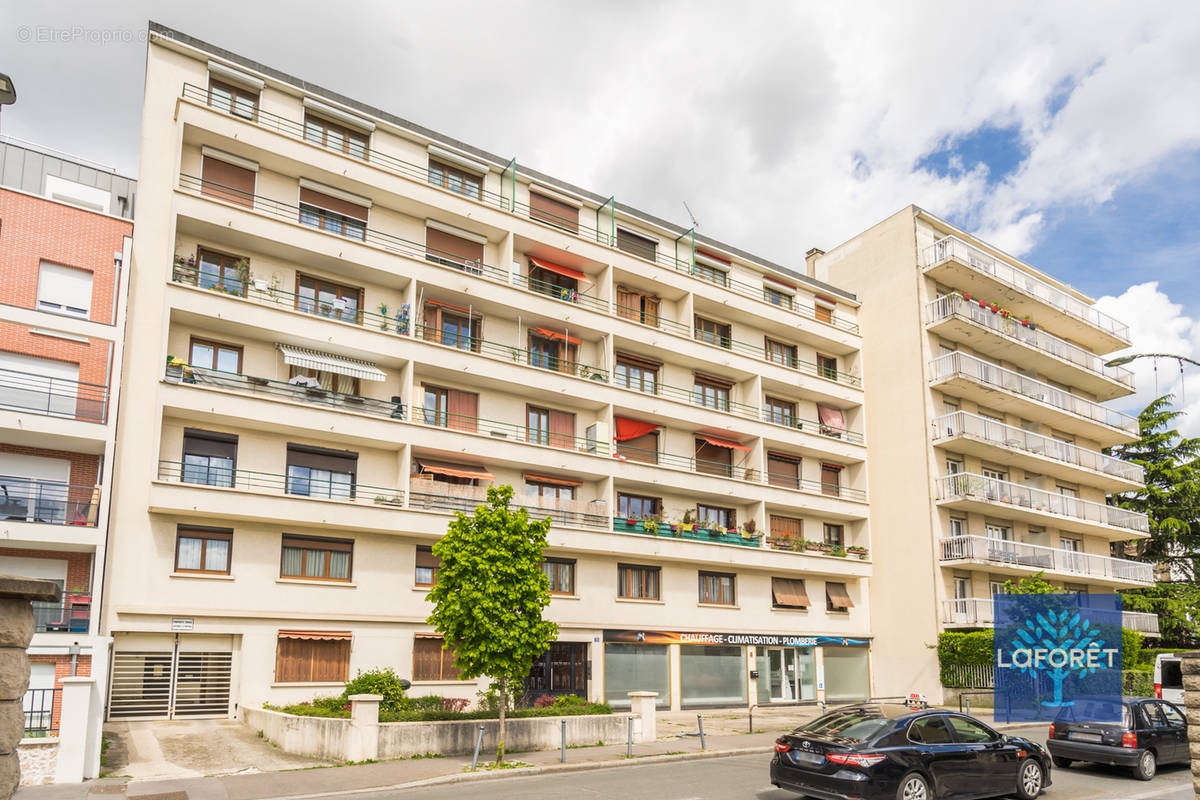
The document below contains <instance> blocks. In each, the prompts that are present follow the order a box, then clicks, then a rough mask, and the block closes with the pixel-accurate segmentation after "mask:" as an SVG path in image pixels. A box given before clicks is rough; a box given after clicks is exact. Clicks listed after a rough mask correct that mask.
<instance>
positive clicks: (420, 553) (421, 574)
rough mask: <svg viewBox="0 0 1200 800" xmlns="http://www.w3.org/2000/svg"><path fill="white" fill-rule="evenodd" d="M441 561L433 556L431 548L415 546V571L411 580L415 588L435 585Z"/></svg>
mask: <svg viewBox="0 0 1200 800" xmlns="http://www.w3.org/2000/svg"><path fill="white" fill-rule="evenodd" d="M441 565H442V560H441V559H440V558H438V557H437V556H435V555H434V554H433V548H432V547H426V546H424V545H417V569H416V575H415V578H414V580H413V583H415V584H416V585H417V586H433V585H434V584H435V583H437V573H438V567H440V566H441Z"/></svg>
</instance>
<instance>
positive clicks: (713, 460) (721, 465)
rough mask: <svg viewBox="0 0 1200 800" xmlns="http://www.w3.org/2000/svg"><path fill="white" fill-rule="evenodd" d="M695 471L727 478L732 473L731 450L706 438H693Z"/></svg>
mask: <svg viewBox="0 0 1200 800" xmlns="http://www.w3.org/2000/svg"><path fill="white" fill-rule="evenodd" d="M695 447H696V450H695V453H696V458H695V461H694V464H695V470H696V472H703V473H705V474H707V475H720V476H721V477H723V478H729V477H732V475H733V450H731V449H730V448H728V447H721V446H719V445H715V444H713V443H712V442H709V441H708V440H707V439H696V440H695Z"/></svg>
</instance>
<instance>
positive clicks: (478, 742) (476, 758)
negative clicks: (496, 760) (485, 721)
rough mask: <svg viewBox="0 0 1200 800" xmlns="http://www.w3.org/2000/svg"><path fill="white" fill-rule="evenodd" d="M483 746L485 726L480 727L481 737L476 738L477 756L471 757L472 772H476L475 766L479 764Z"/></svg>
mask: <svg viewBox="0 0 1200 800" xmlns="http://www.w3.org/2000/svg"><path fill="white" fill-rule="evenodd" d="M482 746H483V726H482V725H480V726H479V736H477V737H476V738H475V755H474V756H472V757H471V772H474V771H475V765H476V764H478V763H479V748H480V747H482Z"/></svg>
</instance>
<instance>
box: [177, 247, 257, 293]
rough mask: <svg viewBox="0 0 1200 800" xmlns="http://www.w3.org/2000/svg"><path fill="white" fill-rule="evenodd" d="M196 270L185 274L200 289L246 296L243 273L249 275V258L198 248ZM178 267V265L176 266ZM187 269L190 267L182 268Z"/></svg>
mask: <svg viewBox="0 0 1200 800" xmlns="http://www.w3.org/2000/svg"><path fill="white" fill-rule="evenodd" d="M196 256H197V258H196V263H197V267H198V270H199V271H198V272H196V273H195V274H192V275H186V277H187V278H189V281H188V282H189V283H192V284H194V285H196V286H199V287H200V288H201V289H212V290H213V291H218V292H224V293H225V294H231V295H234V296H236V297H245V296H246V288H247V287H246V282H245V281H244V280H243V279H242V276H243V274H245V275H249V271H248V270H249V266H250V261H249V259H246V258H242V257H241V256H231V255H227V254H225V253H215V252H213V251H212V250H205V249H203V248H199V249H198V250H197V253H196ZM176 269H177V270H178V269H180V267H176ZM184 269H189V270H190V268H184Z"/></svg>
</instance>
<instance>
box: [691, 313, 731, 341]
mask: <svg viewBox="0 0 1200 800" xmlns="http://www.w3.org/2000/svg"><path fill="white" fill-rule="evenodd" d="M696 339H697V340H698V341H701V342H707V343H708V344H715V345H719V346H720V347H724V348H729V347H732V346H733V341H732V339H731V338H730V328H729V326H728V325H726V324H724V323H722V322H717V321H715V320H711V319H705V318H704V317H699V316H698V317H696Z"/></svg>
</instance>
